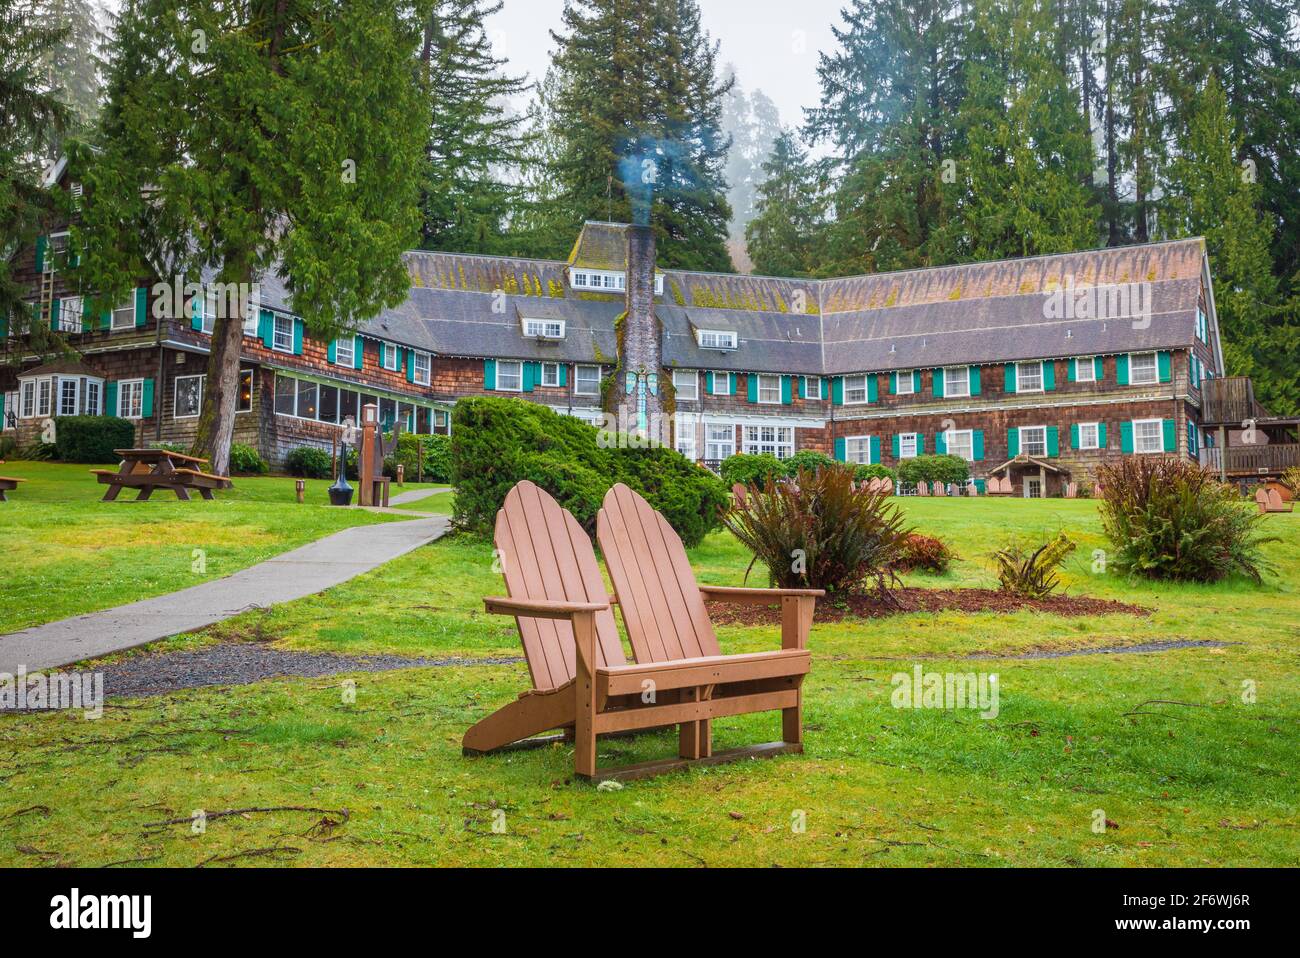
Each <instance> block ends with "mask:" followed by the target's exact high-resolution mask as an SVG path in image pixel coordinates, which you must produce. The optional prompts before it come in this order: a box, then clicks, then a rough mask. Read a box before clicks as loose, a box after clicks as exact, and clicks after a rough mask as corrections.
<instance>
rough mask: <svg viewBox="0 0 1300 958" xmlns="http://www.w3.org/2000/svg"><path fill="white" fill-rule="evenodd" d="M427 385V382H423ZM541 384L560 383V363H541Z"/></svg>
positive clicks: (554, 384) (551, 384)
mask: <svg viewBox="0 0 1300 958" xmlns="http://www.w3.org/2000/svg"><path fill="white" fill-rule="evenodd" d="M425 385H426V386H427V385H428V383H425ZM540 385H542V386H559V385H560V364H559V363H542V381H541V384H540Z"/></svg>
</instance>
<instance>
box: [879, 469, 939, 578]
mask: <svg viewBox="0 0 1300 958" xmlns="http://www.w3.org/2000/svg"><path fill="white" fill-rule="evenodd" d="M873 478H874V477H873ZM955 558H956V556H955V555H954V554H953V551H952V549H950V548H949V547H948V544H947V543H946V542H944V541H943V540H942V539H936V538H935V537H934V536H923V535H921V534H920V533H913V534H912V535H910V536H908V537H907V539H905V540H904V542H903V547H902V548H901V549H900V550H899V553H898V558H897V559H895V560H894V563H893V565H892V567H891V568H892V569H893V570H894V571H895V572H933V573H935V574H936V575H942V574H943V573H945V572H947V571H948V566H949V565H950V564H951V563H952V560H953V559H955Z"/></svg>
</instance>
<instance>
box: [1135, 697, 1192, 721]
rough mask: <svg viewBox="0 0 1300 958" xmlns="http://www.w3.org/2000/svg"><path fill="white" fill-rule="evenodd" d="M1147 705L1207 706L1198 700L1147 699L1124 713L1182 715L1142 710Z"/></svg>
mask: <svg viewBox="0 0 1300 958" xmlns="http://www.w3.org/2000/svg"><path fill="white" fill-rule="evenodd" d="M1148 705H1181V706H1184V707H1185V708H1189V709H1203V708H1206V707H1207V706H1205V705H1202V704H1201V703H1199V702H1175V701H1174V700H1173V699H1147V700H1146V701H1145V702H1143V703H1142V704H1141V705H1139V706H1138V707H1137V708H1135V709H1134V710H1133V711H1131V712H1125V713H1124V715H1126V716H1128V715H1157V716H1159V717H1161V718H1176V719H1180V720H1181V719H1182V717H1183V716H1181V715H1174V714H1172V713H1170V712H1143V711H1142V710H1143V709H1144V708H1146V707H1147V706H1148Z"/></svg>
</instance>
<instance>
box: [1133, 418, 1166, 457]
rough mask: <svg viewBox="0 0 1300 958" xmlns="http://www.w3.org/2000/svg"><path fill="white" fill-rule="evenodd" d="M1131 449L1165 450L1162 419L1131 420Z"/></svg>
mask: <svg viewBox="0 0 1300 958" xmlns="http://www.w3.org/2000/svg"><path fill="white" fill-rule="evenodd" d="M1133 451H1134V452H1139V453H1148V452H1164V451H1165V423H1164V420H1163V419H1135V420H1133Z"/></svg>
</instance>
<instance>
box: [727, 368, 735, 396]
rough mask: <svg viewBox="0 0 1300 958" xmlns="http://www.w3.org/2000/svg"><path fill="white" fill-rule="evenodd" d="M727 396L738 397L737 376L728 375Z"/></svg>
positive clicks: (733, 374)
mask: <svg viewBox="0 0 1300 958" xmlns="http://www.w3.org/2000/svg"><path fill="white" fill-rule="evenodd" d="M727 395H729V396H734V395H736V374H735V373H727Z"/></svg>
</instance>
